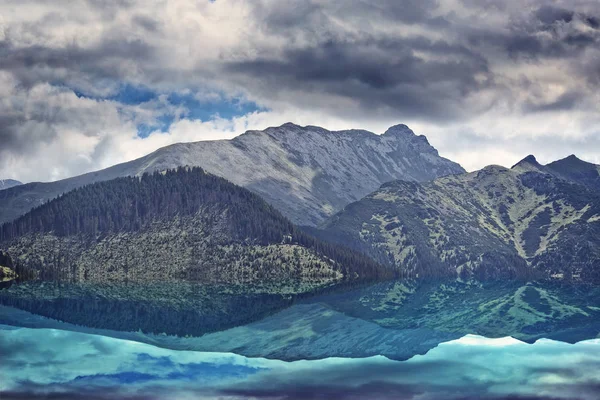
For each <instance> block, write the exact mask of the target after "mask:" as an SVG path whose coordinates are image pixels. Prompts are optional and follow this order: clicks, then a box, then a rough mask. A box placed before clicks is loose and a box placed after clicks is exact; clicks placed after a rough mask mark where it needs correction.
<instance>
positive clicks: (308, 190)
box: [0, 123, 464, 226]
mask: <svg viewBox="0 0 600 400" xmlns="http://www.w3.org/2000/svg"><path fill="white" fill-rule="evenodd" d="M180 166H199V167H202V168H203V169H204V170H205V171H207V172H209V173H211V174H214V175H217V176H220V177H223V178H225V179H227V180H229V181H231V182H233V183H235V184H236V185H239V186H242V187H245V188H247V189H250V190H251V191H253V192H255V193H257V194H259V195H260V196H261V197H263V198H264V199H265V200H266V201H267V202H268V203H270V204H271V205H273V206H275V207H276V208H277V209H278V210H279V211H281V212H282V213H283V214H284V215H285V216H286V217H288V218H289V219H290V220H291V221H292V222H294V223H296V224H300V225H309V226H315V225H317V224H319V223H321V222H322V221H323V220H324V219H326V218H327V217H329V216H331V215H333V214H334V213H335V212H337V211H339V210H341V209H342V208H343V207H344V206H345V205H347V204H349V203H351V202H353V201H356V200H359V199H360V198H362V197H364V196H366V195H367V194H369V193H370V192H372V191H374V190H376V189H377V188H378V187H379V186H380V185H381V184H383V183H385V182H389V181H392V180H396V179H402V180H406V181H419V182H422V181H428V180H431V179H434V178H437V177H440V176H444V175H449V174H456V173H462V172H464V169H463V168H462V167H461V166H460V165H458V164H457V163H454V162H452V161H449V160H447V159H445V158H442V157H440V156H439V154H438V152H437V150H436V149H435V148H433V147H432V146H431V145H430V144H429V142H428V141H427V139H426V138H425V136H422V135H421V136H417V135H415V134H414V132H413V131H412V130H410V129H409V128H408V127H407V126H406V125H396V126H393V127H391V128H390V129H388V130H387V131H386V132H385V133H384V134H383V135H376V134H374V133H371V132H368V131H364V130H347V131H328V130H326V129H323V128H319V127H316V126H306V127H301V126H298V125H294V124H291V123H287V124H284V125H282V126H279V127H273V128H268V129H265V130H264V131H248V132H246V133H244V134H242V135H240V136H238V137H236V138H234V139H232V140H217V141H201V142H195V143H179V144H174V145H171V146H168V147H164V148H161V149H159V150H157V151H155V152H153V153H151V154H149V155H147V156H145V157H142V158H139V159H137V160H134V161H131V162H126V163H123V164H119V165H115V166H113V167H110V168H107V169H104V170H101V171H97V172H92V173H88V174H84V175H80V176H76V177H73V178H69V179H64V180H60V181H57V182H49V183H39V182H38V183H28V184H25V185H21V186H17V187H14V188H12V189H8V190H4V191H1V192H0V204H2V207H0V223H3V222H8V221H11V220H13V219H15V218H17V217H19V216H21V215H23V214H25V213H26V212H28V211H29V210H31V209H32V208H34V207H36V206H39V205H41V204H43V203H44V202H46V201H48V200H51V199H53V198H55V197H57V196H59V195H61V194H63V193H66V192H68V191H70V190H73V189H75V188H78V187H81V186H84V185H87V184H90V183H94V182H100V181H107V180H111V179H115V178H118V177H124V176H141V175H142V174H144V173H146V172H150V173H152V172H154V171H164V170H167V169H173V168H177V167H180Z"/></svg>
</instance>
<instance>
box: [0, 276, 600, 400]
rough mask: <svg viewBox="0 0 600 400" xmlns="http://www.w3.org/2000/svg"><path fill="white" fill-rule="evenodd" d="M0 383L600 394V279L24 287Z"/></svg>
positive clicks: (217, 394) (349, 395) (56, 390)
mask: <svg viewBox="0 0 600 400" xmlns="http://www.w3.org/2000/svg"><path fill="white" fill-rule="evenodd" d="M288 289H289V288H288ZM286 290H287V289H286ZM0 378H1V379H0V392H1V393H0V398H1V399H2V400H4V399H10V398H15V399H22V398H26V399H29V398H53V399H54V398H59V399H60V398H64V399H70V398H88V399H109V398H110V399H112V398H130V399H154V398H156V399H162V398H167V399H186V398H190V399H196V398H215V399H242V398H255V399H338V398H339V399H363V398H367V399H414V400H428V399H446V398H447V399H463V400H464V399H480V398H483V399H513V400H526V399H583V400H587V399H599V398H600V289H599V288H598V287H596V286H591V285H565V284H561V283H557V282H519V281H514V282H513V281H511V282H460V281H442V282H426V281H397V282H384V283H379V284H375V285H370V286H362V287H355V288H348V287H346V288H332V289H327V290H324V291H323V292H322V293H321V294H319V295H316V296H304V295H300V296H297V295H293V294H290V292H289V291H282V290H281V288H264V287H263V288H242V289H240V288H232V287H206V286H201V285H195V284H190V283H182V282H179V283H169V284H164V283H161V284H155V285H149V284H143V285H139V284H102V285H100V284H90V283H86V284H70V283H64V282H30V283H26V284H19V285H13V286H11V287H9V288H6V289H4V290H0Z"/></svg>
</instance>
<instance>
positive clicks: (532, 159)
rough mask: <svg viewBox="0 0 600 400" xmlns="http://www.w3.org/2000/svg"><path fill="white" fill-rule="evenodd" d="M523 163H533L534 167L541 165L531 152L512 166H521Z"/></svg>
mask: <svg viewBox="0 0 600 400" xmlns="http://www.w3.org/2000/svg"><path fill="white" fill-rule="evenodd" d="M523 165H533V166H536V167H539V166H541V164H540V163H539V162H538V160H537V159H536V158H535V156H534V155H533V154H530V155H528V156H527V157H525V158H524V159H522V160H521V161H519V162H518V163H516V164H515V165H513V166H512V168H515V167H518V166H523Z"/></svg>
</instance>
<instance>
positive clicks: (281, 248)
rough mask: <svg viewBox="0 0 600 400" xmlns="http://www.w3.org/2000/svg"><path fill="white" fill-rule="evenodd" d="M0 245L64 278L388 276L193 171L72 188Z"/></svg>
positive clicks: (17, 224)
mask: <svg viewBox="0 0 600 400" xmlns="http://www.w3.org/2000/svg"><path fill="white" fill-rule="evenodd" d="M0 249H3V250H6V251H8V254H10V256H11V257H12V258H13V259H14V260H15V264H18V266H19V268H21V269H24V270H33V271H38V273H37V275H38V276H39V277H41V278H45V279H63V280H70V281H157V280H158V281H164V280H173V279H184V280H193V281H200V282H211V283H214V282H224V283H230V284H232V283H235V284H247V283H253V282H261V283H264V282H285V281H288V280H293V281H299V282H311V283H315V284H326V283H334V282H338V281H341V280H343V279H356V278H376V277H377V276H379V274H380V273H383V274H385V273H388V272H387V271H383V270H382V268H381V267H380V266H379V265H377V264H376V263H374V262H372V261H371V260H370V259H368V258H367V257H364V256H362V255H359V254H357V253H353V252H351V251H349V250H348V249H342V248H339V247H336V246H334V245H329V244H327V243H323V242H321V241H319V240H316V239H314V238H313V237H311V236H308V235H306V234H305V233H304V232H302V231H300V230H299V229H297V228H296V227H295V226H294V225H293V224H292V223H291V222H289V220H287V219H286V218H285V217H283V216H282V215H281V214H280V213H279V212H278V211H277V210H275V209H274V208H273V207H272V206H269V205H268V204H267V203H266V202H265V201H264V200H262V199H261V198H260V197H259V196H257V195H255V194H253V193H251V192H250V191H248V190H247V189H244V188H240V187H238V186H236V185H233V184H232V183H230V182H228V181H226V180H225V179H222V178H219V177H215V176H214V175H211V174H207V173H205V172H204V171H203V170H201V169H200V168H198V167H195V168H179V169H178V170H169V171H166V172H155V173H153V174H152V175H149V174H145V175H143V176H142V177H141V178H136V177H128V178H118V179H115V180H112V181H107V182H100V183H96V184H92V185H88V186H85V187H83V188H80V189H76V190H74V191H72V192H69V193H67V194H65V195H63V196H61V197H59V198H58V199H55V200H53V201H50V202H49V203H47V204H44V205H43V206H40V207H38V208H36V209H34V210H32V211H31V212H29V213H28V214H26V215H24V216H22V217H20V218H18V219H17V220H15V221H13V222H10V223H6V224H4V225H2V226H1V227H0Z"/></svg>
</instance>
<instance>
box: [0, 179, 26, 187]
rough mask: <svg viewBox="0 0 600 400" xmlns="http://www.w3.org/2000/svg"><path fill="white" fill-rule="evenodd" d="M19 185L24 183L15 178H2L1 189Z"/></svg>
mask: <svg viewBox="0 0 600 400" xmlns="http://www.w3.org/2000/svg"><path fill="white" fill-rule="evenodd" d="M19 185H22V183H21V182H19V181H16V180H14V179H0V190H4V189H9V188H11V187H15V186H19Z"/></svg>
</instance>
